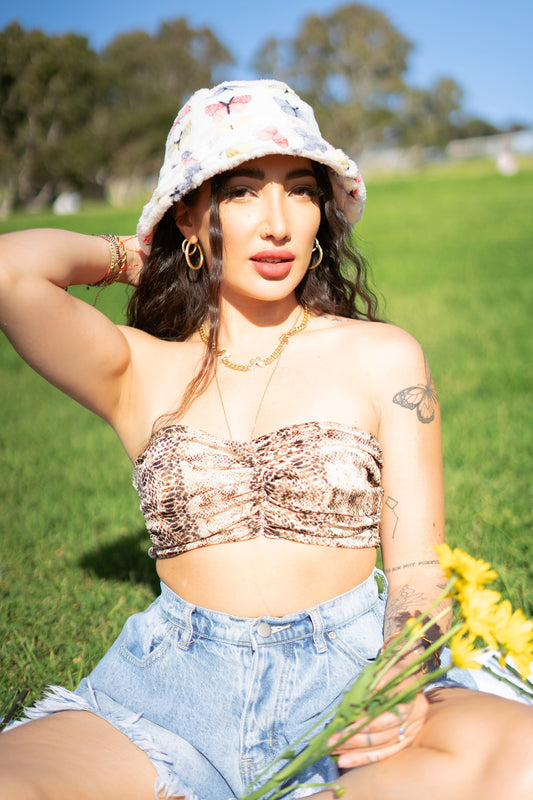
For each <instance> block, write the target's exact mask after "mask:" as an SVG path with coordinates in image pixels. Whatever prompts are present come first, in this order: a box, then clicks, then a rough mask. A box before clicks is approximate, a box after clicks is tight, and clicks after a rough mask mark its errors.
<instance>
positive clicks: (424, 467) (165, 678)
mask: <svg viewBox="0 0 533 800" xmlns="http://www.w3.org/2000/svg"><path fill="white" fill-rule="evenodd" d="M364 199H365V194H364V185H363V183H362V181H361V178H360V176H359V174H358V171H357V167H356V165H355V164H354V163H353V162H351V161H350V160H349V159H348V158H347V156H345V155H344V154H343V153H342V152H340V151H338V150H334V149H333V148H332V147H331V146H330V145H329V144H328V143H327V142H325V141H324V140H323V139H322V137H321V135H320V132H319V130H318V128H317V126H316V123H315V121H314V118H313V115H312V111H311V109H310V108H309V107H308V106H307V105H306V104H305V103H303V102H302V101H301V100H300V98H298V97H297V96H296V95H295V94H294V93H293V92H292V91H291V90H290V89H289V88H288V87H286V86H285V85H284V84H280V83H277V82H273V81H256V82H242V83H227V84H222V85H221V86H218V87H215V88H214V89H212V90H201V91H200V92H197V93H196V94H195V95H194V96H193V97H192V98H191V99H190V100H189V102H188V103H187V104H186V105H185V106H184V108H183V109H182V110H181V111H180V113H179V114H178V117H177V119H176V122H175V124H174V126H173V128H172V130H171V132H170V134H169V138H168V140H167V148H166V156H165V162H164V164H163V168H162V170H161V174H160V179H159V184H158V187H157V188H156V190H155V192H154V195H153V197H152V199H151V201H150V202H149V203H148V205H147V206H146V207H145V209H144V211H143V214H142V216H141V219H140V222H139V226H138V230H137V237H130V238H128V239H125V240H119V239H117V238H116V237H104V238H99V237H86V236H82V235H77V234H73V233H68V232H58V231H29V232H26V233H21V234H12V235H7V236H5V237H3V240H2V242H1V246H0V265H1V300H0V314H1V320H2V326H3V328H4V330H5V331H6V333H7V335H8V337H9V338H10V339H11V340H12V342H13V344H14V346H15V347H16V348H17V350H18V351H19V352H20V353H21V355H22V356H23V357H24V358H25V359H26V360H27V361H28V363H30V364H31V365H32V366H33V367H34V368H35V369H37V370H38V371H39V372H40V373H41V374H43V375H44V376H45V377H46V378H47V379H48V380H50V381H51V382H52V383H54V384H55V385H57V386H59V387H60V388H61V389H62V390H63V391H65V392H66V393H67V394H69V395H70V396H72V397H74V398H76V399H77V400H78V401H79V402H80V403H82V404H83V405H85V406H86V407H88V408H90V409H91V410H93V411H94V412H95V413H97V414H99V415H100V416H102V417H103V418H104V419H105V420H107V421H108V422H109V423H110V424H111V425H112V426H113V427H114V429H115V431H116V432H117V435H118V436H119V437H120V439H121V441H122V443H123V445H124V447H125V449H126V451H127V452H128V454H129V456H130V458H131V460H132V462H133V463H134V483H135V485H136V487H137V489H138V491H139V495H140V498H141V507H142V509H143V511H144V514H145V517H146V521H147V526H148V530H149V532H150V535H151V538H152V548H151V551H150V552H151V555H152V556H153V557H154V558H156V559H157V561H156V566H157V571H158V574H159V577H160V578H161V581H162V594H161V597H160V598H158V600H156V601H155V603H154V604H153V605H152V606H151V607H150V608H149V609H148V610H147V611H146V612H144V613H142V614H138V615H135V616H134V617H132V618H130V619H129V620H128V621H127V623H126V626H125V628H124V630H123V632H122V634H121V636H120V637H119V639H118V640H117V642H116V643H115V644H114V645H113V647H112V648H111V650H110V651H109V652H108V653H107V654H106V656H105V657H104V658H103V660H102V661H101V662H100V664H99V665H97V667H96V668H95V669H94V671H93V673H92V674H91V675H90V676H89V677H88V678H87V679H85V680H84V681H82V683H81V684H80V686H79V687H78V689H77V690H76V692H75V693H71V692H67V691H66V690H63V689H57V688H56V689H55V690H54V691H53V692H52V693H51V694H50V695H49V697H48V698H47V699H45V700H44V701H42V702H41V703H39V704H37V707H36V708H35V709H33V710H30V711H29V712H28V715H29V716H30V717H33V718H34V721H32V722H25V723H24V724H21V725H18V726H16V727H13V728H12V729H10V730H9V731H7V732H6V733H5V734H4V735H3V736H2V738H1V747H0V767H1V778H0V798H7V797H9V798H10V800H12V799H13V798H28V797H31V798H45V797H53V798H54V800H56V799H57V798H69V800H70V799H71V798H94V797H98V798H99V799H100V800H106V798H117V797H121V798H122V797H127V798H128V800H136V799H137V798H139V800H141V798H142V799H143V800H144V798H150V797H153V795H154V790H155V793H156V796H160V797H163V796H171V797H185V798H187V799H189V798H193V797H199V798H205V799H206V800H217V799H218V798H220V799H221V800H227V798H229V797H238V796H239V795H240V794H242V793H243V791H244V789H245V787H246V785H247V784H248V783H249V782H250V781H251V780H252V779H253V778H254V777H255V776H256V775H257V774H258V773H259V772H261V770H263V769H264V768H265V766H266V765H268V763H270V761H272V760H273V759H274V758H275V757H276V755H277V754H279V752H281V751H282V750H283V749H284V748H285V747H286V746H287V745H288V744H289V743H290V742H291V741H293V740H295V739H297V738H298V736H300V735H301V734H302V733H303V732H304V731H305V730H307V728H308V727H309V726H310V725H311V723H312V722H313V720H314V719H316V718H318V716H321V715H322V714H323V713H324V711H325V710H328V709H331V708H333V707H334V705H335V704H336V703H337V702H338V700H339V698H340V696H341V695H342V693H343V691H344V690H345V689H346V687H347V686H348V685H349V684H350V683H351V682H352V681H353V680H354V679H355V677H356V675H357V674H358V673H359V672H360V671H361V669H363V668H364V666H365V664H366V663H368V661H369V660H371V659H373V658H374V657H375V656H376V653H377V652H378V651H379V648H380V647H381V646H382V644H383V640H384V638H385V639H388V638H389V637H391V636H394V635H395V633H397V632H398V631H399V630H400V629H401V627H402V625H403V623H404V621H405V619H406V618H408V617H409V616H411V615H412V614H414V613H416V612H417V611H420V610H423V609H425V608H426V607H427V606H428V605H429V603H430V601H431V600H432V599H433V598H434V597H435V596H436V595H437V594H438V592H439V588H438V586H439V583H440V582H441V580H442V575H441V573H440V570H439V566H438V563H437V561H436V559H435V554H434V550H433V546H434V545H435V543H437V542H439V541H441V540H442V535H443V490H442V475H441V452H440V434H439V412H438V403H437V398H436V394H435V391H434V386H433V383H432V379H431V374H430V371H429V367H428V364H427V362H426V359H425V357H424V354H423V352H422V350H421V348H420V346H419V344H418V343H417V342H416V341H414V340H413V339H412V338H411V337H410V336H409V335H408V334H406V333H405V332H404V331H401V330H399V329H397V328H394V327H393V326H391V325H386V324H383V323H380V322H378V321H376V310H375V302H374V298H373V295H372V293H371V292H370V291H369V289H368V287H367V285H366V281H365V274H364V262H363V261H362V259H361V258H360V257H359V256H358V255H357V254H356V253H354V252H351V251H350V248H349V244H348V236H349V232H350V228H351V225H352V224H353V223H355V222H356V221H357V219H358V217H359V216H360V213H361V211H362V208H363V204H364ZM341 263H343V265H344V266H343V269H344V270H345V271H346V272H347V273H348V274H351V277H350V278H345V277H343V274H342V273H341V269H340V265H341ZM115 279H119V280H121V281H123V282H127V283H130V284H132V285H134V286H136V287H137V288H136V290H135V293H134V295H133V298H132V301H131V304H130V320H129V321H130V325H129V326H115V325H113V324H112V323H111V322H110V321H109V320H108V319H107V318H105V317H104V316H103V315H102V314H100V313H99V312H98V311H97V310H96V309H95V308H92V307H90V306H88V305H86V304H85V303H83V302H81V301H79V300H77V299H75V298H73V297H71V296H70V295H69V294H68V293H67V292H65V291H63V290H64V289H65V288H68V286H69V285H73V284H83V283H92V284H97V285H98V284H100V285H104V286H105V285H107V284H108V283H110V282H112V281H113V280H115ZM412 387H418V389H419V390H420V392H421V397H423V398H424V399H423V402H419V403H414V402H413V400H412V396H411V393H410V392H409V389H410V388H412ZM378 544H380V545H381V548H382V553H383V561H384V568H385V573H386V575H387V578H388V599H387V588H386V581H385V579H384V577H382V576H381V575H380V573H378V572H377V571H376V569H375V560H376V547H377V546H378ZM433 634H434V635H438V629H437V626H435V631H433ZM455 672H456V674H455V676H454V678H455V680H453V679H452V678H450V679H449V680H447V681H442V682H441V684H439V686H435V687H434V688H433V689H432V691H431V692H428V693H427V694H426V695H419V696H418V697H417V699H416V701H415V702H414V703H412V704H411V705H409V706H406V707H402V708H401V709H400V713H399V715H398V716H396V715H394V714H388V715H382V716H381V717H379V718H378V719H376V720H374V722H373V723H371V724H370V725H368V726H367V728H366V729H365V730H364V731H362V732H360V733H358V734H356V735H354V736H352V737H351V738H350V739H349V740H347V741H346V742H345V743H344V744H342V745H340V746H339V747H338V753H337V754H338V755H339V758H338V762H337V765H335V763H334V762H333V761H332V760H331V759H329V758H326V759H323V760H322V761H321V762H319V763H318V764H317V765H316V768H313V770H311V771H310V772H309V773H308V774H306V775H304V776H302V778H303V779H305V780H308V781H309V782H311V783H315V784H316V783H320V782H323V781H330V780H333V779H336V778H337V777H338V775H339V769H340V771H341V772H342V775H341V777H340V778H339V779H338V781H337V783H338V784H340V785H342V786H344V787H345V788H346V796H347V797H348V798H352V797H353V798H356V797H357V798H362V799H363V798H371V797H372V798H373V797H380V798H382V800H384V799H385V798H393V797H394V798H396V797H398V796H401V797H409V798H410V799H411V800H412V799H414V798H417V797H427V796H428V795H429V793H430V792H431V794H432V796H434V797H435V798H438V797H442V798H447V799H448V798H449V797H451V796H454V797H458V798H461V797H464V798H471V797H472V796H477V795H481V796H483V797H485V798H487V797H488V798H491V797H501V796H502V795H503V794H505V792H506V791H507V787H508V785H509V781H510V780H511V778H512V781H513V784H512V785H513V787H514V789H515V791H516V793H517V795H520V796H531V795H532V794H533V773H532V770H531V767H530V766H529V742H528V739H529V737H530V736H531V735H532V734H533V718H532V717H533V712H532V711H531V709H530V708H529V707H526V706H524V705H521V704H519V703H515V702H510V701H505V700H503V699H501V698H498V697H494V696H489V695H483V694H481V693H479V692H473V691H470V690H468V689H466V688H464V687H465V686H468V685H473V684H472V682H471V679H470V678H469V676H468V675H467V674H461V673H460V672H459V671H455ZM52 712H54V713H52ZM154 787H155V788H154ZM313 791H319V792H320V789H316V790H313V789H309V790H308V792H307V793H312V792H313ZM289 796H291V795H289ZM292 796H298V793H295V794H292ZM320 796H321V797H322V796H324V797H326V796H328V797H330V796H331V795H330V794H329V792H328V791H327V790H324V791H323V794H322V793H321V794H320Z"/></svg>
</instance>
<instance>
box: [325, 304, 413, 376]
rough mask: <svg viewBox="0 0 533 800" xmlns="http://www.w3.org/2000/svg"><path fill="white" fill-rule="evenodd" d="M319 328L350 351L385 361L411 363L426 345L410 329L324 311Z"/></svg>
mask: <svg viewBox="0 0 533 800" xmlns="http://www.w3.org/2000/svg"><path fill="white" fill-rule="evenodd" d="M315 330H318V331H323V332H326V331H329V332H331V335H332V338H338V340H339V343H340V341H342V344H343V345H344V346H346V347H347V348H348V350H347V351H345V352H346V354H348V353H350V352H352V353H355V352H357V353H358V355H359V356H362V357H364V356H365V355H366V356H367V357H368V358H369V359H371V360H372V361H375V360H376V358H377V359H378V361H379V362H380V363H381V362H383V363H384V364H387V363H388V364H394V365H395V366H397V365H398V364H400V365H401V364H404V365H408V363H409V362H410V361H411V360H413V359H414V360H415V361H418V359H419V358H420V354H421V352H422V348H421V346H420V344H419V342H418V341H417V340H416V339H415V337H414V336H412V335H411V334H410V333H409V332H408V331H406V330H404V329H403V328H399V327H398V326H397V325H392V324H391V323H388V322H370V321H368V320H360V319H348V318H346V317H335V316H331V315H329V314H324V315H322V316H320V317H317V318H316V321H315Z"/></svg>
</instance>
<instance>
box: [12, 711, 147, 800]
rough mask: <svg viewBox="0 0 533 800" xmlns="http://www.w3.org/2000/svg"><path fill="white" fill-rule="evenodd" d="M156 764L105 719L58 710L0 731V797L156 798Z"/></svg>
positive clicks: (29, 799) (55, 799)
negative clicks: (0, 732)
mask: <svg viewBox="0 0 533 800" xmlns="http://www.w3.org/2000/svg"><path fill="white" fill-rule="evenodd" d="M156 778H157V772H156V770H155V767H154V766H153V764H152V763H151V761H150V759H149V758H148V756H147V755H146V754H145V753H144V752H143V751H142V750H140V749H139V748H138V747H136V746H135V745H134V744H133V743H132V742H131V741H130V740H129V739H128V738H127V736H125V735H124V734H122V733H120V731H118V730H117V729H116V728H114V727H113V726H112V725H110V724H109V723H108V722H106V721H105V720H103V719H101V718H100V717H97V716H96V715H95V714H91V713H89V712H86V711H61V712H59V713H56V714H51V715H50V716H47V717H43V718H42V719H38V720H35V721H33V722H28V723H26V724H24V725H20V726H18V727H16V728H13V729H12V730H10V731H6V732H4V733H3V734H2V735H1V736H0V800H19V799H20V800H45V799H46V800H48V798H49V799H50V800H52V798H53V800H63V799H64V800H67V799H68V800H94V798H98V800H119V798H120V800H124V798H126V797H127V798H128V800H154V782H155V780H156Z"/></svg>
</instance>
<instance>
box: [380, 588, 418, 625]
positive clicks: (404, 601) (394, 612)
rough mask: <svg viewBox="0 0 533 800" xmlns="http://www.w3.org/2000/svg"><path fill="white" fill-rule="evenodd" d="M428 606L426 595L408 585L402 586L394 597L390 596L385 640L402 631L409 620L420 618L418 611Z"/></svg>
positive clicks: (386, 613) (386, 615)
mask: <svg viewBox="0 0 533 800" xmlns="http://www.w3.org/2000/svg"><path fill="white" fill-rule="evenodd" d="M426 604H427V597H426V595H425V594H424V593H423V592H417V591H415V589H413V587H412V586H409V585H408V584H406V585H405V586H402V588H401V589H400V591H399V592H397V593H395V594H394V595H389V599H388V601H387V610H386V612H385V625H384V635H385V638H387V637H388V636H390V635H391V634H393V633H396V631H398V630H400V629H401V628H402V627H403V626H404V625H405V623H406V622H407V620H408V619H410V618H411V617H416V616H418V614H420V611H419V610H418V609H420V608H424V607H425V605H426Z"/></svg>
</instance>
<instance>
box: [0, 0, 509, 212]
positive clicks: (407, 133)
mask: <svg viewBox="0 0 533 800" xmlns="http://www.w3.org/2000/svg"><path fill="white" fill-rule="evenodd" d="M412 49H413V44H412V43H411V42H410V41H408V40H407V39H406V38H405V36H403V34H402V33H401V32H400V31H398V30H397V29H396V28H395V27H394V26H393V25H392V23H391V22H390V20H389V19H388V18H387V17H386V16H385V14H383V13H382V12H381V11H378V10H376V9H375V8H370V7H369V6H366V5H363V4H361V3H349V4H346V5H343V6H340V7H339V8H337V9H336V10H335V11H334V12H332V13H330V14H329V15H328V14H326V15H317V14H309V15H308V16H307V17H305V18H304V20H303V22H302V25H301V28H300V30H299V32H297V34H296V35H295V36H294V37H293V38H292V39H276V38H274V39H269V40H268V41H266V42H265V44H264V45H263V46H262V47H260V48H259V51H258V54H257V57H256V63H255V66H256V70H257V72H258V74H259V75H264V76H267V77H275V78H279V79H281V80H286V81H288V82H289V83H290V84H291V85H292V86H294V88H295V89H296V90H297V91H298V92H299V93H301V94H302V96H303V97H304V98H305V99H307V100H308V101H309V102H310V103H311V104H312V105H313V107H314V108H315V111H316V115H317V119H318V122H319V124H320V126H321V128H322V131H323V133H324V135H325V136H326V138H327V139H329V140H331V141H333V142H335V144H336V145H337V146H340V147H343V148H344V149H345V150H347V151H348V152H350V153H357V152H359V151H360V150H361V149H363V148H366V147H374V146H379V145H406V146H410V145H413V144H416V145H420V146H436V147H442V146H443V145H444V144H446V143H447V142H448V140H449V139H450V138H456V137H462V136H467V135H480V134H483V133H488V132H495V131H494V129H493V128H491V127H490V126H488V125H487V123H484V122H483V120H472V119H469V118H468V117H467V116H466V115H465V114H464V113H463V112H462V111H461V103H462V92H461V89H460V87H458V86H457V84H456V83H455V82H454V81H452V80H450V79H449V78H443V79H441V80H440V81H438V82H436V83H435V85H434V86H433V87H431V88H430V89H427V90H422V89H418V88H416V87H410V86H408V85H407V84H406V70H407V59H408V56H409V54H410V52H411V51H412ZM233 62H234V59H233V57H232V55H231V53H230V52H229V51H228V50H227V49H226V48H225V47H224V46H223V45H222V44H221V43H220V41H219V40H218V39H217V37H216V35H215V34H214V33H213V31H212V30H211V29H210V28H208V27H200V28H192V27H191V26H190V25H189V23H188V21H187V20H186V19H185V18H184V17H179V18H177V19H174V20H171V21H169V22H164V23H163V24H162V25H161V26H160V28H159V30H158V31H157V32H156V33H155V35H150V34H149V33H147V32H146V31H142V30H137V31H132V32H130V33H126V34H122V35H119V36H118V37H116V38H115V39H114V40H113V41H112V42H111V43H110V44H109V45H108V46H107V47H106V49H105V50H104V51H103V52H102V53H100V54H97V53H95V52H94V51H93V50H91V49H90V48H89V46H88V44H87V40H86V39H84V38H83V37H80V36H76V35H74V34H67V35H64V36H46V35H45V34H44V33H42V32H40V31H25V30H23V29H22V28H21V26H20V25H19V24H17V23H12V24H11V25H9V26H8V27H6V28H5V29H4V30H3V31H0V108H1V112H0V214H3V215H6V214H7V213H9V212H11V211H12V209H13V208H14V207H28V206H29V205H40V206H41V207H42V206H44V205H46V204H49V203H50V202H51V201H53V200H54V199H55V198H56V197H57V195H58V194H59V193H60V192H62V191H65V190H72V189H79V190H82V191H83V192H84V194H85V196H90V197H101V196H102V195H104V193H107V194H106V196H107V197H108V198H111V197H113V198H117V197H119V195H120V194H121V193H122V190H123V189H124V188H128V187H133V188H135V187H137V186H139V185H140V186H142V185H144V183H145V182H146V179H148V180H149V181H153V178H154V176H155V175H156V174H157V172H158V171H159V167H160V164H161V161H162V154H163V143H164V141H165V137H166V135H167V132H168V129H169V127H170V125H171V123H172V120H173V119H174V117H175V114H176V112H177V109H178V108H179V107H180V106H181V105H182V104H183V102H184V100H185V99H186V98H187V97H188V96H189V95H190V94H191V93H192V92H193V91H195V90H196V89H198V88H200V87H202V86H212V85H214V84H215V83H217V82H218V81H219V80H223V79H224V78H225V77H227V76H226V75H225V74H224V73H225V71H226V70H227V68H228V67H229V66H230V65H231V64H233ZM118 179H120V180H118Z"/></svg>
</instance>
